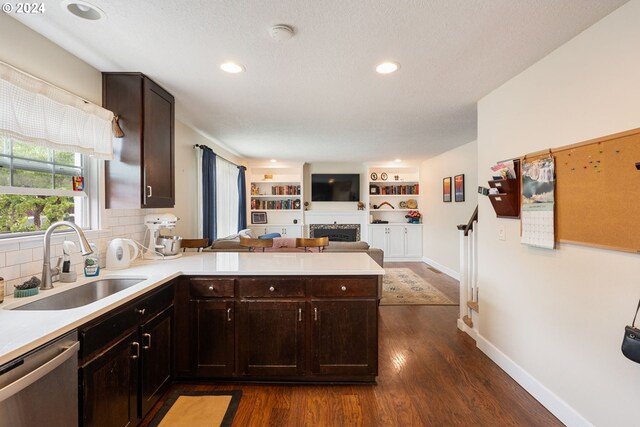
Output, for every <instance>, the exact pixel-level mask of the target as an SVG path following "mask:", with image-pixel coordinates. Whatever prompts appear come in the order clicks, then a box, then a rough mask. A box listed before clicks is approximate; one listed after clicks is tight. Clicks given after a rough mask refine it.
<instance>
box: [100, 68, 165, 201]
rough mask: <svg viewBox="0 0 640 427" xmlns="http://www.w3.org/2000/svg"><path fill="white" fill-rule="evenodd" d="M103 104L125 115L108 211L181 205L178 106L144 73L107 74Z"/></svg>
mask: <svg viewBox="0 0 640 427" xmlns="http://www.w3.org/2000/svg"><path fill="white" fill-rule="evenodd" d="M102 104H103V106H104V107H105V108H106V109H108V110H111V111H113V113H114V114H117V115H119V117H120V127H121V128H122V130H123V131H124V137H123V138H119V139H115V140H114V145H113V154H114V159H113V160H110V161H106V162H105V197H106V208H107V209H112V208H113V209H133V208H172V207H173V206H174V204H175V172H174V157H175V147H174V145H175V142H174V139H175V105H174V104H175V102H174V98H173V96H172V95H171V94H170V93H169V92H167V91H166V90H164V89H163V88H162V87H160V86H159V85H158V84H156V83H155V82H154V81H153V80H151V79H150V78H148V77H147V76H145V75H144V74H141V73H102Z"/></svg>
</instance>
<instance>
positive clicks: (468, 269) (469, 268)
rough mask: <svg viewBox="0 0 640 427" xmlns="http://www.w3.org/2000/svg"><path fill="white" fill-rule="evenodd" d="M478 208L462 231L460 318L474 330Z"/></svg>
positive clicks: (476, 301) (476, 296)
mask: <svg viewBox="0 0 640 427" xmlns="http://www.w3.org/2000/svg"><path fill="white" fill-rule="evenodd" d="M477 224H478V207H477V206H476V209H475V210H474V211H473V214H472V215H471V218H469V222H468V223H467V224H461V225H458V230H459V231H460V233H459V234H460V318H461V319H462V321H463V322H464V323H465V324H466V325H467V326H469V327H470V328H473V317H474V316H473V311H476V312H479V306H478V227H477Z"/></svg>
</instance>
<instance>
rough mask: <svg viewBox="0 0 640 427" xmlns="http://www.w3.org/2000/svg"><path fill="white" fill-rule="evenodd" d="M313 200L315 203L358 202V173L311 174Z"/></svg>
mask: <svg viewBox="0 0 640 427" xmlns="http://www.w3.org/2000/svg"><path fill="white" fill-rule="evenodd" d="M311 200H312V201H314V202H357V201H359V200H360V175H359V174H357V173H348V174H347V173H343V174H340V173H314V174H311Z"/></svg>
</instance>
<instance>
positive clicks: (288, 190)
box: [271, 185, 300, 196]
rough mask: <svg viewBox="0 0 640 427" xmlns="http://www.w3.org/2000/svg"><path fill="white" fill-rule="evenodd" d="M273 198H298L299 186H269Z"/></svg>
mask: <svg viewBox="0 0 640 427" xmlns="http://www.w3.org/2000/svg"><path fill="white" fill-rule="evenodd" d="M271 195H273V196H289V195H291V196H299V195H300V185H273V186H271Z"/></svg>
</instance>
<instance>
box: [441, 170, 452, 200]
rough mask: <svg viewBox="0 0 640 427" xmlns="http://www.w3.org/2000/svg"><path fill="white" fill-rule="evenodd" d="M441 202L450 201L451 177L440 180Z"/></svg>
mask: <svg viewBox="0 0 640 427" xmlns="http://www.w3.org/2000/svg"><path fill="white" fill-rule="evenodd" d="M442 201H443V202H450V201H451V177H450V176H448V177H446V178H443V179H442Z"/></svg>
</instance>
